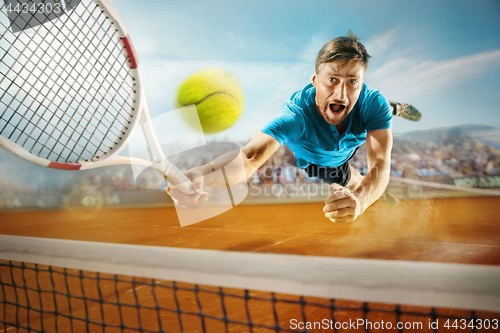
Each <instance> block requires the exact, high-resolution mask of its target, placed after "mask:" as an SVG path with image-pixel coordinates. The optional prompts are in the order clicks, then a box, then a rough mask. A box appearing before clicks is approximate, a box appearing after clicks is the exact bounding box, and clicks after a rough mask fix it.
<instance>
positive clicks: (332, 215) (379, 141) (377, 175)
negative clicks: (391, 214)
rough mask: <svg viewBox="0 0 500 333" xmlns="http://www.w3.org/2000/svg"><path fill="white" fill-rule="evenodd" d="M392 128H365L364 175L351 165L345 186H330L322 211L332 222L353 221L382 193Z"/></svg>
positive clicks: (387, 179) (388, 173) (389, 153)
mask: <svg viewBox="0 0 500 333" xmlns="http://www.w3.org/2000/svg"><path fill="white" fill-rule="evenodd" d="M391 150H392V131H391V129H385V130H375V131H370V132H368V135H367V138H366V159H367V162H368V173H367V175H366V176H365V177H362V176H361V175H359V173H358V172H357V171H356V170H354V169H353V168H352V167H351V172H352V174H353V175H352V176H353V177H351V181H350V182H349V184H348V185H347V186H346V187H342V186H340V185H338V184H333V185H332V186H331V188H332V190H333V192H332V194H330V195H329V196H328V197H327V198H326V200H325V207H324V208H323V212H324V213H325V216H326V217H327V218H329V219H330V220H331V221H332V222H336V223H339V222H352V221H354V220H356V219H357V218H358V216H359V215H360V214H362V213H363V212H364V211H365V210H366V209H367V208H368V207H369V206H371V205H372V204H373V203H374V202H375V201H376V200H377V199H378V198H379V197H380V196H381V195H382V193H384V190H385V188H386V187H387V184H388V183H389V177H390V172H391Z"/></svg>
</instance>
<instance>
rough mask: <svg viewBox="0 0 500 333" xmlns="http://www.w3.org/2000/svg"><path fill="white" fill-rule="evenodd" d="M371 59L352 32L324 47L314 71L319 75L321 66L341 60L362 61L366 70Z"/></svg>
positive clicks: (327, 43) (317, 58) (329, 42)
mask: <svg viewBox="0 0 500 333" xmlns="http://www.w3.org/2000/svg"><path fill="white" fill-rule="evenodd" d="M369 58H371V57H370V55H369V54H368V52H367V51H366V48H365V46H364V45H363V44H361V43H360V42H359V40H358V36H356V35H355V34H354V33H353V32H352V31H351V30H349V32H348V33H347V36H345V37H337V38H334V39H331V40H329V41H328V42H326V43H325V45H323V47H322V48H321V50H320V51H319V53H318V55H317V56H316V62H315V64H314V70H315V71H316V73H319V70H320V67H321V65H323V64H325V63H327V62H332V61H335V60H339V59H346V60H348V61H349V60H356V61H361V63H362V64H363V66H364V67H365V70H366V69H367V68H368V59H369Z"/></svg>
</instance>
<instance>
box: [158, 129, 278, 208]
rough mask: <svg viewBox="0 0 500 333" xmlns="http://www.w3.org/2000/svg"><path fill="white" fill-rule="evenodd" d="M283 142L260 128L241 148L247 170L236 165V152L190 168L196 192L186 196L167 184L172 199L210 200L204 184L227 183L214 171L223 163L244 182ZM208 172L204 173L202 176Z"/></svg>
mask: <svg viewBox="0 0 500 333" xmlns="http://www.w3.org/2000/svg"><path fill="white" fill-rule="evenodd" d="M279 147H280V145H279V142H278V141H277V140H276V139H275V138H273V137H272V136H270V135H268V134H265V133H262V132H259V133H257V135H256V136H255V137H254V138H253V139H252V140H251V141H250V142H249V143H248V144H247V145H246V146H245V147H243V148H241V151H240V152H239V153H240V154H241V157H242V159H243V164H244V167H245V172H242V170H241V169H240V168H239V166H236V165H232V164H230V162H231V161H232V160H233V159H234V156H235V153H234V152H229V153H226V154H224V155H222V156H220V157H218V158H216V159H215V160H214V161H212V162H211V163H207V164H205V165H202V166H200V167H196V168H193V169H190V170H188V171H187V172H186V176H187V177H188V178H189V179H191V180H192V181H193V191H194V194H193V195H190V196H186V195H185V194H183V193H182V192H180V191H178V190H177V189H176V188H175V187H174V186H172V185H170V184H169V185H168V186H167V193H168V194H169V195H170V196H171V197H172V199H173V200H174V201H175V202H176V203H177V204H178V205H181V206H185V207H188V208H197V207H200V206H202V205H203V204H205V203H206V202H207V200H208V193H206V192H204V191H203V189H204V188H209V187H218V186H226V184H225V183H224V182H223V181H222V180H221V179H220V177H216V176H215V175H214V174H213V173H212V172H213V170H217V169H219V168H221V167H224V170H225V172H226V174H227V176H228V179H231V182H232V183H234V184H237V183H240V182H243V181H245V180H247V179H248V178H250V176H251V175H252V174H253V173H254V172H255V171H257V169H258V168H260V167H261V166H262V165H263V164H264V163H265V162H266V161H267V160H268V159H269V158H270V157H271V156H272V155H273V154H274V153H275V152H276V151H277V150H278V149H279ZM202 176H204V177H202Z"/></svg>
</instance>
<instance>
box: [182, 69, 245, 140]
mask: <svg viewBox="0 0 500 333" xmlns="http://www.w3.org/2000/svg"><path fill="white" fill-rule="evenodd" d="M193 104H194V105H196V110H197V112H198V118H199V120H200V123H201V127H202V129H203V132H204V133H206V134H214V133H220V132H222V131H225V130H227V129H228V128H229V127H231V126H233V125H234V123H235V122H236V120H238V117H239V116H240V113H241V110H242V109H243V93H242V91H241V86H240V83H239V82H238V80H237V79H236V78H235V77H234V76H233V75H231V74H230V73H228V72H226V71H223V70H220V69H211V68H210V69H204V70H202V71H199V72H197V73H195V74H193V75H191V76H189V77H188V78H187V79H185V80H184V81H183V82H182V83H181V85H180V86H179V90H178V94H177V106H178V107H184V106H188V105H193ZM183 117H184V119H185V120H186V122H187V123H188V124H189V125H190V126H191V127H193V128H195V129H196V128H199V125H197V124H198V121H197V119H191V118H190V117H189V116H186V115H185V114H183Z"/></svg>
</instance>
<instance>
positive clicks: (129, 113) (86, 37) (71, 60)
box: [0, 0, 193, 195]
mask: <svg viewBox="0 0 500 333" xmlns="http://www.w3.org/2000/svg"><path fill="white" fill-rule="evenodd" d="M0 9H1V11H0V60H1V62H0V63H1V65H0V66H1V67H0V88H1V89H0V145H1V146H2V147H4V148H6V149H8V150H9V151H11V152H13V153H15V154H17V155H18V156H20V157H22V158H24V159H26V160H28V161H30V162H33V163H36V164H39V165H43V166H47V167H50V168H56V169H65V170H86V169H93V168H97V167H103V166H109V165H117V164H134V165H140V166H144V167H153V168H155V169H157V170H159V171H161V172H162V173H163V174H164V175H165V178H166V179H167V180H168V181H169V182H170V183H172V185H174V186H176V187H177V188H178V189H179V190H181V191H182V192H184V193H185V194H188V195H189V194H192V193H193V191H192V183H191V182H190V181H189V179H188V178H187V177H186V176H185V175H184V174H183V173H182V172H180V171H179V170H178V169H177V168H176V167H175V166H174V165H173V164H171V163H170V162H169V161H168V160H167V159H166V157H165V155H164V153H163V151H162V149H161V147H160V144H159V142H158V140H157V138H156V135H155V131H154V129H153V126H152V123H151V119H150V116H149V112H148V108H147V105H146V99H145V94H144V87H143V82H142V79H141V73H140V66H139V61H138V58H137V54H136V52H135V50H134V47H133V45H132V41H131V39H130V37H129V35H128V33H127V30H126V29H125V27H124V25H123V23H122V22H121V20H120V18H119V17H118V15H117V13H116V11H115V10H114V9H113V8H112V7H111V5H110V4H109V2H108V1H107V0H65V1H62V0H61V1H57V0H32V1H29V0H6V1H2V3H1V5H0ZM139 125H140V126H139ZM136 127H140V128H141V129H142V131H143V134H144V136H145V138H146V142H147V144H148V146H149V147H148V148H149V154H150V161H148V160H145V159H144V160H143V159H138V158H134V157H123V156H118V154H119V153H120V152H121V151H122V150H123V148H125V146H126V145H127V143H128V141H129V139H130V137H131V136H132V133H133V132H134V130H135V129H136Z"/></svg>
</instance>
